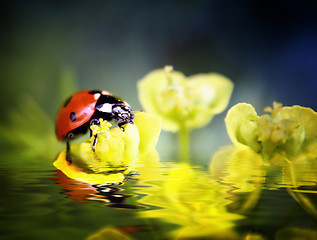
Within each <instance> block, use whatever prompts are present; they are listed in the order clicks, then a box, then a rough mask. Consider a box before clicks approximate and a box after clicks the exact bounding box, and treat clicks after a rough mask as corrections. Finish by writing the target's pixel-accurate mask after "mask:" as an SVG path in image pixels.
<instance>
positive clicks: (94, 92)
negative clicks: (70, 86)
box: [88, 90, 101, 95]
mask: <svg viewBox="0 0 317 240" xmlns="http://www.w3.org/2000/svg"><path fill="white" fill-rule="evenodd" d="M88 93H89V94H92V95H94V94H96V93H101V91H99V90H91V91H89V92H88Z"/></svg>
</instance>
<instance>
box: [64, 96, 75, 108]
mask: <svg viewBox="0 0 317 240" xmlns="http://www.w3.org/2000/svg"><path fill="white" fill-rule="evenodd" d="M72 97H73V96H70V97H69V98H67V99H66V101H65V102H64V107H67V105H68V103H69V102H70V100H72Z"/></svg>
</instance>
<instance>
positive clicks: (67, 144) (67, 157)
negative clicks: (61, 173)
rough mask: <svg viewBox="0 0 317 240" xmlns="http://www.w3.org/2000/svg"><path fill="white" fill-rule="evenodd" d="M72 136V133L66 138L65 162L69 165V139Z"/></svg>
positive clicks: (70, 161)
mask: <svg viewBox="0 0 317 240" xmlns="http://www.w3.org/2000/svg"><path fill="white" fill-rule="evenodd" d="M73 136H74V135H73V134H72V133H69V134H68V135H67V138H66V160H67V161H68V162H69V163H72V158H71V156H70V139H72V137H73Z"/></svg>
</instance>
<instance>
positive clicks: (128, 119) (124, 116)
mask: <svg viewBox="0 0 317 240" xmlns="http://www.w3.org/2000/svg"><path fill="white" fill-rule="evenodd" d="M131 111H132V110H131V107H130V106H129V104H127V103H126V102H124V103H122V104H116V105H115V106H113V108H112V115H113V118H114V119H115V120H116V122H117V123H118V124H119V125H120V126H122V125H124V124H126V123H132V124H133V119H134V115H133V114H132V113H131Z"/></svg>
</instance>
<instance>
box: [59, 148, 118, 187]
mask: <svg viewBox="0 0 317 240" xmlns="http://www.w3.org/2000/svg"><path fill="white" fill-rule="evenodd" d="M53 165H54V166H55V167H56V168H57V169H59V170H61V171H62V172H63V173H64V174H65V175H66V176H67V177H69V178H71V179H75V180H78V181H82V182H86V183H89V184H109V183H120V182H122V181H123V180H124V175H123V174H122V173H113V174H107V175H105V174H94V173H91V174H89V173H86V172H83V170H82V169H81V168H79V167H77V166H76V165H74V164H71V163H69V162H68V161H67V160H66V152H65V151H63V152H61V153H60V155H59V156H58V158H57V160H56V161H55V162H54V163H53Z"/></svg>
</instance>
